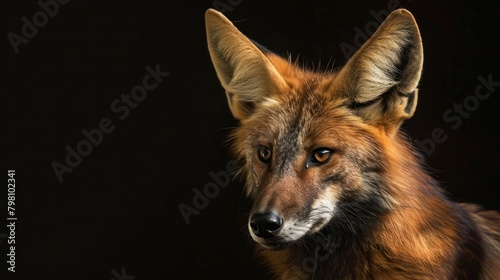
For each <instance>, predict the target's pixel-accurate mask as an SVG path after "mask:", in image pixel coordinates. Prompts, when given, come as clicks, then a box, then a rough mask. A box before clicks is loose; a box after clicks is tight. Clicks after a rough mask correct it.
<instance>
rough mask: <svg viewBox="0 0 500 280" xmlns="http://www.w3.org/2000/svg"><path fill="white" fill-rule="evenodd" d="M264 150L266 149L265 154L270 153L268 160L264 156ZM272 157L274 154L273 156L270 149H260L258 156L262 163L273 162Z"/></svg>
mask: <svg viewBox="0 0 500 280" xmlns="http://www.w3.org/2000/svg"><path fill="white" fill-rule="evenodd" d="M264 149H265V152H268V157H267V158H265V157H264V156H263V154H262V153H263V151H264ZM272 155H273V154H272V151H271V149H270V148H268V147H266V146H264V145H261V146H259V148H258V150H257V156H258V157H259V160H260V161H261V162H263V163H269V161H271V158H272Z"/></svg>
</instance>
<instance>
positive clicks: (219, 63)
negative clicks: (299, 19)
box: [205, 9, 286, 120]
mask: <svg viewBox="0 0 500 280" xmlns="http://www.w3.org/2000/svg"><path fill="white" fill-rule="evenodd" d="M205 26H206V33H207V42H208V50H209V52H210V57H211V59H212V63H213V65H214V67H215V71H216V72H217V76H218V77H219V80H220V82H221V84H222V86H223V87H224V89H225V90H226V95H227V100H228V103H229V108H230V109H231V112H232V114H233V116H234V117H235V118H237V119H239V120H242V119H245V118H246V117H248V116H249V115H250V114H251V113H252V112H253V109H254V108H255V107H256V106H257V104H258V103H259V102H261V101H263V100H264V99H265V98H266V97H269V96H271V95H273V94H275V93H278V92H280V91H282V90H283V88H284V87H286V83H285V81H284V80H283V78H282V77H281V76H280V74H279V73H278V72H277V70H276V68H275V67H274V66H273V64H272V63H271V62H270V61H269V59H268V58H267V57H266V56H265V55H264V54H263V52H262V51H261V50H260V49H259V48H258V47H257V46H256V45H255V44H253V43H252V42H251V41H250V40H249V39H248V38H247V37H246V36H245V35H243V34H242V33H241V32H240V31H238V29H236V27H235V26H234V25H233V24H232V22H231V21H229V20H228V19H227V18H226V17H225V16H224V15H223V14H222V13H220V12H218V11H216V10H214V9H208V10H207V11H206V13H205Z"/></svg>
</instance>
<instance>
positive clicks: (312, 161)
mask: <svg viewBox="0 0 500 280" xmlns="http://www.w3.org/2000/svg"><path fill="white" fill-rule="evenodd" d="M318 152H322V153H330V155H329V156H328V158H327V159H325V160H324V161H321V162H320V161H318V160H317V159H316V157H315V156H314V155H315V154H316V153H318ZM333 153H334V151H333V150H332V149H329V148H324V147H322V148H317V149H314V150H313V151H312V153H311V156H310V157H309V159H308V160H307V163H306V168H309V167H311V166H318V165H322V164H325V163H327V162H328V161H330V159H331V158H332V155H333Z"/></svg>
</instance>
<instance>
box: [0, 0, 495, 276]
mask: <svg viewBox="0 0 500 280" xmlns="http://www.w3.org/2000/svg"><path fill="white" fill-rule="evenodd" d="M220 2H221V3H226V4H227V5H229V6H225V10H224V11H223V12H224V14H225V15H226V16H227V17H228V18H229V19H230V20H232V21H234V23H235V25H236V26H237V27H238V28H239V29H240V30H241V31H242V32H244V33H245V34H246V35H248V36H249V37H251V38H252V39H254V40H256V41H258V42H260V43H262V44H263V45H265V46H267V47H268V48H270V49H271V50H274V51H276V52H277V53H280V54H284V55H286V54H288V52H290V53H291V54H292V56H293V57H296V56H297V55H298V54H300V57H299V59H300V61H301V62H302V63H303V64H304V65H307V66H311V67H319V68H320V69H324V68H326V67H327V65H328V64H329V66H331V65H332V62H334V66H341V65H343V64H344V63H345V60H346V58H345V55H344V54H343V52H342V50H341V48H340V44H341V43H342V42H344V43H346V44H349V45H351V46H354V45H355V43H354V42H355V36H356V31H355V30H354V28H355V27H358V28H360V29H361V30H364V29H365V27H366V26H367V25H369V23H370V22H374V21H375V19H374V16H373V15H372V14H371V13H370V11H373V12H380V11H384V10H387V3H386V2H384V1H359V0H358V1H310V2H308V1H251V0H240V1H234V0H233V1H226V0H221V1H220ZM393 2H396V3H399V5H398V6H399V7H405V8H407V9H409V10H410V11H411V12H412V13H413V14H414V16H415V18H416V20H417V22H418V24H419V26H420V30H421V34H422V38H423V42H424V52H425V61H424V72H423V76H422V80H421V85H420V97H419V104H418V107H417V112H416V114H415V116H414V117H413V118H412V119H410V120H408V121H407V122H406V123H405V124H404V126H403V129H404V130H405V131H406V132H407V133H408V135H409V136H410V137H411V139H413V140H422V139H425V138H429V137H430V136H431V133H432V131H433V129H435V128H442V129H443V130H444V131H445V133H446V135H447V139H446V141H445V142H444V143H441V144H437V145H436V148H435V152H433V153H431V154H429V155H428V156H427V157H426V158H427V163H428V165H429V166H430V167H431V168H433V174H434V176H435V177H436V179H437V180H439V181H440V182H441V183H442V185H443V187H444V188H445V189H446V191H447V192H448V193H449V194H450V196H451V198H452V199H453V200H456V201H468V202H475V203H480V204H482V205H484V207H485V208H488V209H499V208H500V207H499V204H498V196H497V194H496V193H495V192H496V189H497V188H498V186H499V184H498V179H497V178H498V175H499V174H500V164H499V162H500V161H499V160H498V158H499V156H500V150H499V149H498V144H499V136H498V128H499V126H498V123H497V119H498V108H499V97H498V95H499V94H498V93H499V92H500V91H498V89H500V87H497V88H496V89H497V91H495V92H493V93H492V94H491V96H490V97H489V98H488V99H486V100H483V101H481V102H480V104H479V106H478V108H477V110H474V111H473V112H471V114H470V117H468V118H467V119H463V123H462V124H461V125H460V126H459V127H458V128H457V129H455V130H454V129H452V127H451V125H450V123H447V122H445V121H444V119H443V113H444V112H445V111H446V110H448V109H450V108H452V106H453V104H462V102H463V100H464V99H465V98H466V97H468V96H471V95H473V94H474V90H475V88H476V86H477V85H479V84H480V83H479V81H478V77H479V76H480V75H481V76H483V77H485V78H486V77H488V75H490V74H491V75H492V79H493V80H494V81H500V73H499V71H498V65H499V64H498V62H499V56H500V48H499V47H498V43H497V42H496V41H495V40H496V39H497V37H498V36H499V35H500V29H499V27H500V26H499V24H498V22H499V20H500V5H499V4H498V1H474V2H473V1H439V3H435V2H432V1H408V0H401V1H399V2H398V1H393ZM3 4H4V5H3V8H2V10H3V16H2V18H3V24H2V34H3V36H4V37H3V38H4V39H3V45H2V46H3V47H4V51H3V52H2V53H3V54H6V55H5V56H4V59H2V66H3V67H4V74H2V78H3V79H4V81H3V82H2V83H1V84H0V88H1V89H0V90H1V97H2V101H1V105H2V112H3V114H4V116H5V118H4V130H3V134H2V136H3V139H4V141H6V144H5V146H4V147H5V152H4V154H5V155H6V157H5V160H4V159H2V164H4V168H3V169H2V172H5V173H6V171H7V169H8V168H9V169H15V170H16V217H17V218H18V220H17V222H16V225H17V226H16V233H15V234H16V271H17V272H16V275H17V276H18V278H19V279H106V280H109V279H112V278H113V277H114V274H113V273H112V271H116V272H118V273H119V274H121V272H122V268H123V269H125V270H124V271H125V272H126V274H127V275H132V276H135V279H137V280H139V279H212V278H215V279H266V274H265V272H264V271H263V270H262V269H261V266H260V265H259V264H258V263H257V262H256V261H255V259H253V256H252V253H251V249H250V245H251V242H250V240H249V238H248V237H247V233H246V226H245V219H244V214H243V213H244V211H243V210H244V209H245V204H244V200H243V195H242V191H241V190H242V188H241V183H240V182H238V181H236V180H233V181H231V183H230V184H229V186H227V187H226V188H224V189H221V190H220V192H219V194H218V195H217V196H215V197H214V198H211V199H210V200H209V204H208V206H207V207H205V208H204V209H202V210H201V211H200V213H199V215H192V216H191V217H190V224H189V225H186V223H185V221H184V219H183V217H182V215H181V214H180V211H179V209H178V206H179V204H180V203H185V204H187V205H191V206H192V205H193V202H192V199H193V197H194V192H193V188H195V189H198V190H203V187H204V186H205V185H206V184H208V183H210V182H213V181H214V180H213V179H212V178H211V177H210V176H209V173H210V172H211V171H212V172H215V173H218V172H221V171H222V172H223V171H224V170H225V168H226V167H225V166H226V163H227V162H228V161H229V159H230V158H229V155H228V145H227V144H226V143H225V140H226V136H227V134H228V132H229V129H230V128H231V127H234V126H235V125H237V123H236V121H235V120H234V119H233V117H232V116H231V114H230V112H229V110H228V108H227V103H226V99H225V95H224V92H223V90H222V88H221V87H220V84H219V81H218V80H217V77H216V75H215V71H214V69H213V66H212V64H211V61H210V58H209V55H208V51H207V47H206V39H205V33H204V32H205V26H204V12H205V10H206V9H207V8H210V7H214V1H79V0H72V1H70V2H69V3H68V4H65V5H60V7H59V11H58V12H57V14H56V15H55V16H54V17H51V18H49V19H48V22H47V23H46V24H45V25H44V26H42V27H40V28H39V30H38V33H37V34H36V35H35V36H34V37H33V38H31V39H29V42H27V43H26V44H21V45H19V52H18V53H17V54H16V53H15V52H14V48H13V47H12V45H11V43H10V42H9V39H8V36H7V34H9V32H13V33H15V34H18V35H21V34H22V31H21V29H22V26H23V24H24V23H23V21H22V20H21V19H22V17H26V18H27V19H28V20H30V21H31V22H32V19H33V15H34V14H35V13H36V12H38V11H40V10H41V8H40V6H39V5H38V4H37V2H36V1H14V0H9V1H4V2H3ZM231 4H232V6H231ZM222 7H223V6H220V5H219V6H218V8H219V9H221V8H222ZM157 64H159V65H160V66H159V67H160V69H161V71H163V72H169V73H170V75H169V76H168V77H166V78H165V79H164V81H163V82H162V83H160V84H159V86H158V87H157V88H156V89H155V90H153V91H150V92H148V95H147V97H146V98H145V99H144V100H143V101H142V102H140V103H139V104H138V107H137V108H135V109H131V110H130V114H129V115H128V116H127V117H126V118H125V119H123V120H120V119H119V118H118V115H119V114H116V113H114V112H112V111H111V109H110V105H111V104H112V102H113V101H114V100H115V99H119V98H120V95H121V94H124V93H125V94H130V92H131V90H132V88H133V87H135V86H137V85H140V84H142V78H143V77H144V76H145V75H146V74H147V71H146V70H145V67H146V66H148V65H149V66H151V67H152V68H155V66H156V65H157ZM318 64H319V66H318ZM103 118H109V119H111V120H112V122H113V125H115V130H114V131H113V132H111V133H109V134H105V135H104V137H103V139H102V142H101V143H100V144H99V145H98V146H97V147H94V148H93V150H92V152H91V153H90V154H89V155H88V156H85V157H83V158H82V161H81V163H80V164H79V165H78V166H76V167H75V168H74V169H73V171H72V172H71V173H65V174H64V175H63V181H62V182H59V181H58V179H57V177H56V175H55V173H54V170H53V168H52V166H51V164H52V163H53V162H54V161H57V162H60V163H62V164H65V157H66V153H67V151H66V146H70V147H72V148H75V147H76V146H77V144H78V143H79V142H80V141H82V140H85V136H84V135H83V134H82V132H81V131H82V130H83V129H86V130H92V129H96V128H98V126H99V122H100V121H101V120H102V119H103ZM2 158H4V157H2ZM4 178H5V177H4ZM4 186H5V189H7V182H6V181H5V183H4ZM3 193H4V194H5V196H4V197H3V198H2V199H1V200H2V201H4V202H6V201H7V191H6V190H5V191H4V192H3ZM1 205H5V204H4V203H2V204H1ZM2 208H3V209H5V210H6V206H2ZM2 211H3V212H2V213H4V214H5V216H4V217H6V215H7V213H5V211H4V210H2ZM2 220H3V221H2V223H5V224H7V222H6V220H5V219H2ZM6 232H7V229H6V227H4V226H2V227H1V228H0V233H4V234H5V233H6ZM1 241H2V243H1V244H0V248H1V256H0V259H1V260H4V258H5V257H6V254H7V253H8V250H7V249H8V248H7V239H6V237H5V235H2V239H1ZM2 263H3V264H2V270H4V271H7V266H6V264H5V261H2ZM2 273H3V271H2ZM8 275H10V276H12V273H8Z"/></svg>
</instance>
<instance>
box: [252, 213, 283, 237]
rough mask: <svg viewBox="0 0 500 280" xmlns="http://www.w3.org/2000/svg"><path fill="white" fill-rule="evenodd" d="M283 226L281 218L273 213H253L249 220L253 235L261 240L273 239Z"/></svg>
mask: <svg viewBox="0 0 500 280" xmlns="http://www.w3.org/2000/svg"><path fill="white" fill-rule="evenodd" d="M282 226H283V218H281V217H280V216H279V215H277V214H275V213H255V214H253V215H252V219H251V220H250V227H251V228H252V231H253V233H254V234H255V235H256V236H258V237H261V238H271V237H275V236H276V235H277V234H278V232H279V231H280V229H281V227H282Z"/></svg>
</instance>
